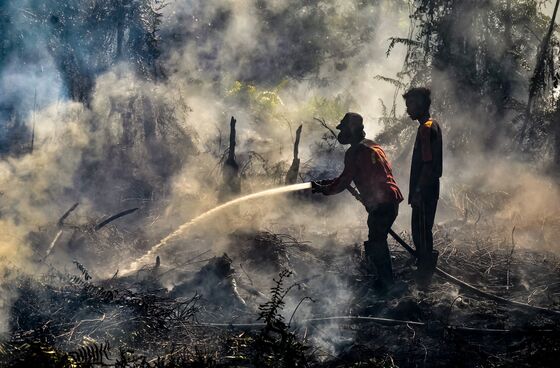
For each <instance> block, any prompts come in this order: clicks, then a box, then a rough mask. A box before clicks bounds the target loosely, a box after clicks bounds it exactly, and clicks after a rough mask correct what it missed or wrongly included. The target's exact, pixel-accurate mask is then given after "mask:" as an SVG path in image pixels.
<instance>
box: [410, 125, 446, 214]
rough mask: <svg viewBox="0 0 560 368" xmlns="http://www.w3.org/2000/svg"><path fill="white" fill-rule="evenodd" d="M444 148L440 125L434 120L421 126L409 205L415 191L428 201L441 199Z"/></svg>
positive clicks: (418, 134) (415, 143)
mask: <svg viewBox="0 0 560 368" xmlns="http://www.w3.org/2000/svg"><path fill="white" fill-rule="evenodd" d="M442 146H443V145H442V137H441V128H440V126H439V124H438V123H437V122H436V121H435V120H432V119H430V120H428V121H426V122H425V123H424V124H420V126H419V127H418V132H417V133H416V141H415V142H414V150H413V152H412V164H411V167H410V186H409V194H408V203H411V199H412V195H413V193H414V192H415V191H420V193H421V195H422V198H424V199H426V200H430V199H431V200H437V199H438V198H439V178H440V177H441V174H442V171H443V155H442V150H443V149H442ZM423 167H425V169H424V175H422V168H423Z"/></svg>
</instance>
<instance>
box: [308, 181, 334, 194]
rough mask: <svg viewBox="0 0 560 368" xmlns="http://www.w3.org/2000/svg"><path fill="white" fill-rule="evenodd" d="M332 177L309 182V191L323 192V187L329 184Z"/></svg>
mask: <svg viewBox="0 0 560 368" xmlns="http://www.w3.org/2000/svg"><path fill="white" fill-rule="evenodd" d="M333 181H334V179H326V180H317V181H312V182H311V193H323V194H324V193H325V188H326V187H327V186H328V185H329V184H331V183H332V182H333Z"/></svg>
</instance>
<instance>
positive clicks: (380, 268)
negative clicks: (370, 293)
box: [364, 242, 394, 292]
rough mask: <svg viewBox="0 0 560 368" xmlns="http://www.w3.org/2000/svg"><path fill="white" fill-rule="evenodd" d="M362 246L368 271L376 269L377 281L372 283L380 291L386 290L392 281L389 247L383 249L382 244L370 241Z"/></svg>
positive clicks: (371, 271)
mask: <svg viewBox="0 0 560 368" xmlns="http://www.w3.org/2000/svg"><path fill="white" fill-rule="evenodd" d="M364 247H365V254H366V259H367V262H368V268H369V270H370V271H369V272H370V273H373V272H374V271H376V274H377V281H376V282H375V284H374V287H375V289H377V290H379V291H382V292H383V291H387V290H388V289H390V288H391V286H392V285H393V282H394V279H393V267H392V265H391V255H390V254H389V249H386V250H385V249H384V248H383V244H373V243H371V242H364Z"/></svg>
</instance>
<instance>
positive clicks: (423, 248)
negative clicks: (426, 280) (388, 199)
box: [412, 197, 438, 261]
mask: <svg viewBox="0 0 560 368" xmlns="http://www.w3.org/2000/svg"><path fill="white" fill-rule="evenodd" d="M437 202H438V199H437V197H436V198H428V199H424V198H423V199H422V200H421V201H420V203H419V205H413V206H412V241H413V242H414V246H415V247H416V252H417V254H418V260H419V261H422V260H424V259H426V258H429V257H431V255H432V252H433V250H434V238H433V234H432V228H433V227H434V219H435V217H436V209H437Z"/></svg>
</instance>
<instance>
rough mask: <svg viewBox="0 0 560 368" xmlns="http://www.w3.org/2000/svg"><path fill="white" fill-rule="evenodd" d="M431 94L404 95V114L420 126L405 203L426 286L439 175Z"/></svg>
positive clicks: (433, 253) (440, 163) (439, 144)
mask: <svg viewBox="0 0 560 368" xmlns="http://www.w3.org/2000/svg"><path fill="white" fill-rule="evenodd" d="M430 95H431V93H430V90H429V89H427V88H422V87H418V88H412V89H410V90H409V91H408V92H406V93H405V94H404V95H403V98H404V99H405V102H406V111H407V113H408V115H409V116H410V118H411V119H412V120H416V121H418V123H419V126H418V131H417V133H416V141H415V142H414V150H413V152H412V163H411V168H410V186H409V195H408V203H409V204H410V205H411V206H412V240H413V241H414V246H415V247H416V253H417V257H418V273H417V281H418V283H419V284H427V283H429V281H430V279H431V277H432V274H433V272H434V270H435V268H436V265H437V256H438V252H437V251H434V239H433V236H432V227H433V226H434V219H435V216H436V209H437V202H438V199H439V178H440V177H441V175H442V171H443V170H442V168H443V156H442V135H441V129H440V127H439V124H438V123H437V122H436V121H435V120H433V119H432V118H431V117H430V105H431V98H430Z"/></svg>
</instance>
